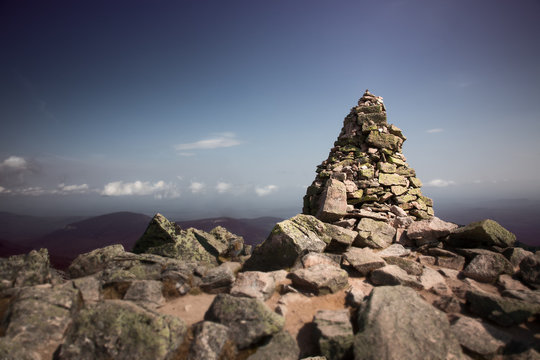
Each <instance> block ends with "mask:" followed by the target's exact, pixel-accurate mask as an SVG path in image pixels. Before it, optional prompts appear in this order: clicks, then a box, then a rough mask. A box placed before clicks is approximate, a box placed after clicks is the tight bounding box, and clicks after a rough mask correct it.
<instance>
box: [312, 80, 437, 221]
mask: <svg viewBox="0 0 540 360" xmlns="http://www.w3.org/2000/svg"><path fill="white" fill-rule="evenodd" d="M406 139H407V138H406V137H405V136H404V135H403V133H402V131H401V129H399V128H398V127H396V126H395V125H392V124H388V123H387V122H386V108H385V106H384V103H383V100H382V97H380V96H375V95H373V94H371V93H370V92H369V91H368V90H366V92H365V93H364V95H363V96H362V97H361V98H360V100H358V106H355V107H353V108H352V109H351V112H350V113H349V115H347V116H346V117H345V120H344V121H343V128H342V129H341V133H340V134H339V136H338V139H337V141H336V142H335V143H334V147H333V148H332V149H331V150H330V154H329V155H328V159H326V160H324V161H323V162H322V163H321V165H319V166H317V176H316V177H315V180H314V181H313V183H312V184H311V186H309V187H308V189H307V194H306V195H305V196H304V207H303V213H304V214H307V215H313V216H315V217H317V218H318V219H319V220H321V221H324V222H327V223H334V224H336V225H339V226H342V227H345V228H350V229H352V228H356V227H357V226H358V225H359V223H360V221H361V219H362V218H369V219H373V220H380V221H385V222H389V223H391V224H392V225H394V226H395V225H397V226H396V227H401V226H403V225H405V226H404V227H406V226H407V225H408V224H399V222H400V221H401V222H402V221H404V220H403V219H406V218H409V220H405V221H406V222H407V221H408V222H409V223H410V222H411V220H428V219H431V218H432V217H433V215H434V213H433V201H432V200H431V199H430V198H428V197H426V196H423V195H422V191H421V190H420V188H421V186H422V182H421V181H420V179H418V178H417V177H416V172H415V171H414V169H413V168H411V167H409V165H408V164H407V162H406V161H407V160H406V159H405V156H404V155H403V153H402V146H403V142H404V141H405V140H406ZM398 217H401V218H402V219H401V220H396V218H398ZM411 218H412V219H411ZM396 221H397V222H398V223H396Z"/></svg>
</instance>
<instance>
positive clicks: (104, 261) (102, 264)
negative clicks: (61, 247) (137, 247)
mask: <svg viewBox="0 0 540 360" xmlns="http://www.w3.org/2000/svg"><path fill="white" fill-rule="evenodd" d="M124 253H125V250H124V247H123V246H122V245H110V246H106V247H104V248H100V249H96V250H92V251H90V252H88V253H84V254H80V255H79V256H77V257H76V258H75V260H73V262H72V263H71V265H69V268H68V274H69V276H70V277H71V278H79V277H83V276H88V275H92V274H95V273H97V272H99V271H102V270H105V268H107V266H108V265H109V263H110V262H111V261H112V260H114V259H115V258H116V257H117V256H119V255H123V254H124Z"/></svg>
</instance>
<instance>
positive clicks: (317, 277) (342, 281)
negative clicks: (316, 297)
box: [289, 264, 349, 295]
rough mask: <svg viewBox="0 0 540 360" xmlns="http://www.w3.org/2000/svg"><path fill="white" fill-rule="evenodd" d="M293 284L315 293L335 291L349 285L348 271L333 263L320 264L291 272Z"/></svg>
mask: <svg viewBox="0 0 540 360" xmlns="http://www.w3.org/2000/svg"><path fill="white" fill-rule="evenodd" d="M289 277H290V278H291V280H292V282H293V285H294V286H295V287H297V288H300V289H305V290H307V291H310V292H313V293H315V294H320V295H324V294H328V293H335V292H337V291H339V290H341V289H343V288H344V287H345V286H346V285H347V279H348V278H349V276H348V274H347V272H346V271H345V270H343V269H340V268H338V267H336V266H333V265H326V264H318V265H314V266H312V267H309V268H307V269H298V270H295V271H294V272H292V273H290V274H289Z"/></svg>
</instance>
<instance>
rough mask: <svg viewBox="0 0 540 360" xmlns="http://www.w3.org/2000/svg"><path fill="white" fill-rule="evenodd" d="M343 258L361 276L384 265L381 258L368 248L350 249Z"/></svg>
mask: <svg viewBox="0 0 540 360" xmlns="http://www.w3.org/2000/svg"><path fill="white" fill-rule="evenodd" d="M343 258H344V259H345V260H347V262H348V263H349V264H350V265H351V266H352V267H353V268H355V269H356V270H357V271H358V272H359V273H361V274H362V275H367V274H369V273H370V272H371V271H372V270H375V269H378V268H380V267H383V266H385V265H386V263H385V262H384V260H383V258H382V257H380V256H379V255H378V254H376V253H375V252H374V251H373V250H371V249H369V248H363V249H360V248H356V247H352V248H350V249H349V250H348V251H347V252H346V253H345V254H343Z"/></svg>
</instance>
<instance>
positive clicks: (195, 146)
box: [174, 132, 241, 156]
mask: <svg viewBox="0 0 540 360" xmlns="http://www.w3.org/2000/svg"><path fill="white" fill-rule="evenodd" d="M240 144H241V143H240V141H239V140H238V139H237V138H236V134H234V133H231V132H226V133H222V134H219V135H217V136H215V137H212V138H208V139H203V140H199V141H195V142H192V143H185V144H178V145H175V146H174V148H175V149H176V150H178V151H182V152H181V154H182V155H184V156H191V155H192V153H186V152H184V151H186V150H200V149H218V148H227V147H231V146H237V145H240Z"/></svg>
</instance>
